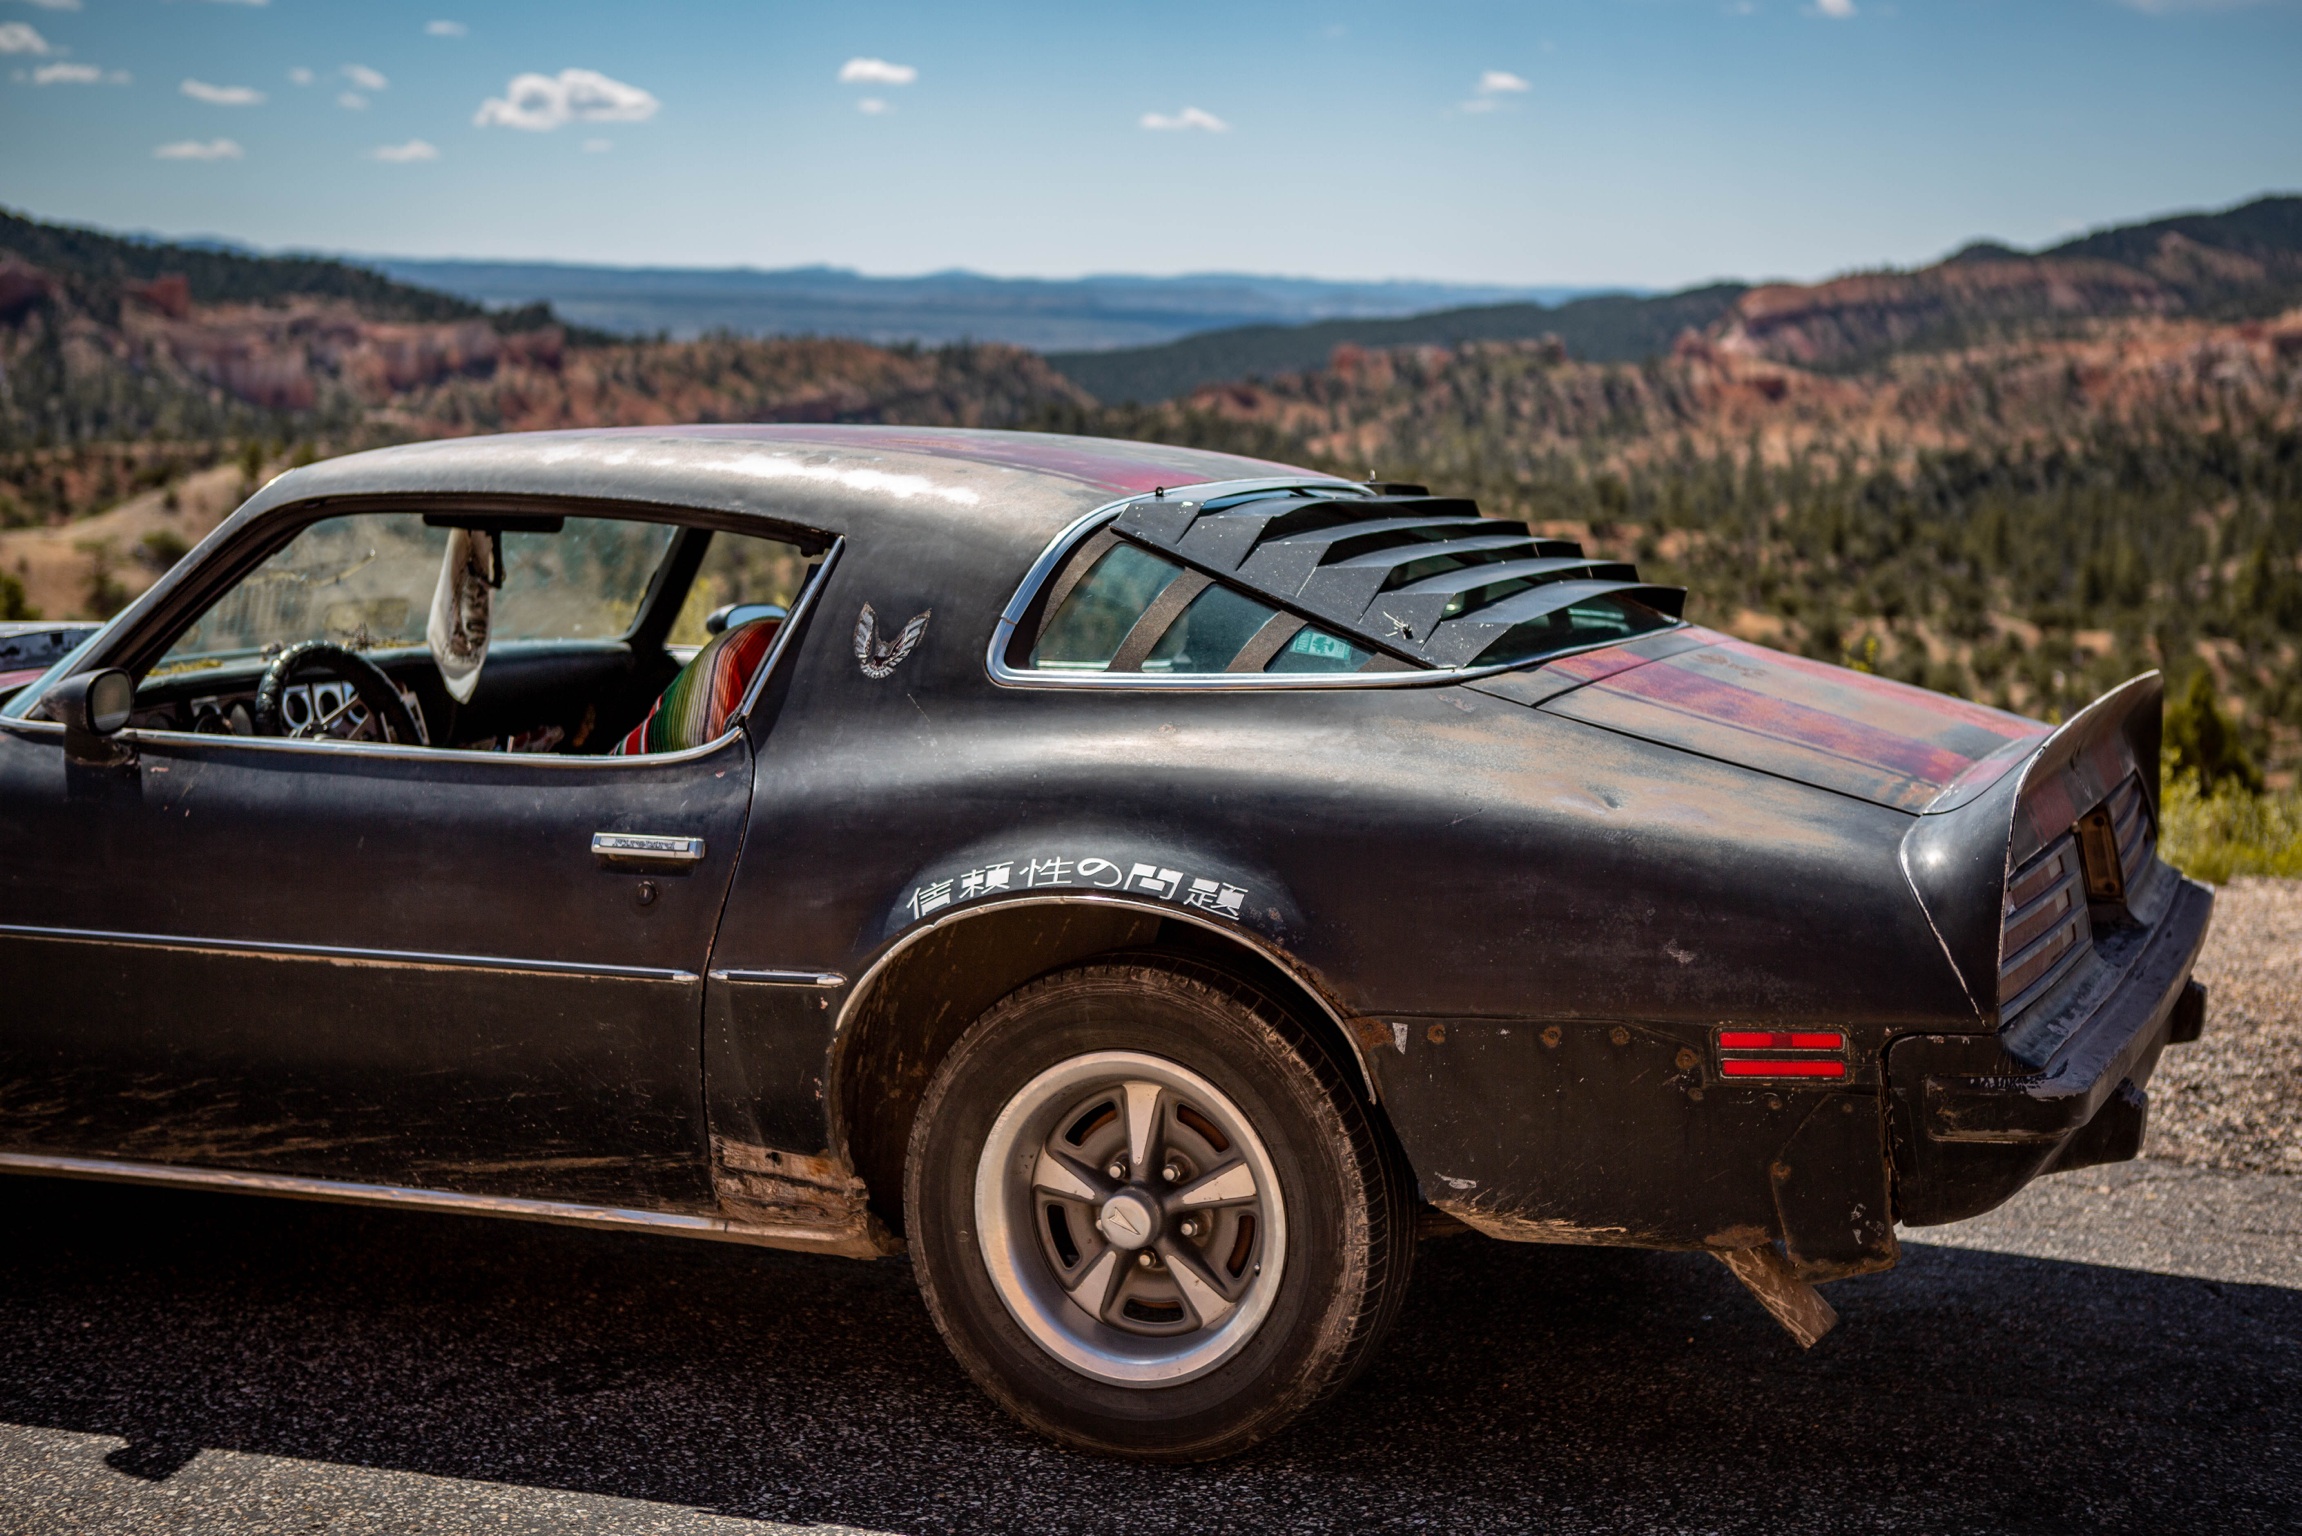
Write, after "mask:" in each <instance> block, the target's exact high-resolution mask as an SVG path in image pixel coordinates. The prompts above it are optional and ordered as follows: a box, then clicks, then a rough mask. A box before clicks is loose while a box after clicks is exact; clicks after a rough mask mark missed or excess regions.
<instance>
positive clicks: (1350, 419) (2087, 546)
mask: <svg viewBox="0 0 2302 1536" xmlns="http://www.w3.org/2000/svg"><path fill="white" fill-rule="evenodd" d="M1059 424H1061V425H1063V426H1067V427H1071V428H1074V429H1077V430H1098V431H1105V432H1112V433H1118V434H1124V435H1138V436H1147V437H1158V438H1163V439H1170V440H1181V441H1191V442H1197V443H1201V444H1204V445H1207V446H1217V447H1230V448H1235V449H1239V450H1242V451H1247V452H1252V453H1256V454H1261V455H1265V456H1269V457H1275V458H1280V459H1296V460H1299V461H1308V462H1313V463H1316V464H1318V465H1320V466H1322V467H1326V468H1330V469H1334V470H1338V471H1341V472H1343V473H1346V474H1351V475H1354V476H1357V475H1367V474H1375V475H1380V476H1381V477H1382V478H1385V479H1393V480H1411V481H1420V482H1424V483H1428V484H1431V485H1434V486H1441V487H1444V488H1446V489H1447V490H1449V491H1462V492H1468V493H1470V494H1473V495H1476V496H1478V497H1479V498H1480V501H1481V503H1482V505H1483V506H1484V507H1486V508H1487V509H1488V510H1490V511H1495V512H1507V513H1510V514H1512V515H1514V516H1523V517H1528V518H1531V519H1533V520H1534V521H1536V522H1538V523H1541V524H1544V525H1546V526H1548V527H1550V528H1552V529H1553V530H1555V531H1558V532H1563V533H1568V534H1571V535H1573V536H1577V537H1585V538H1587V539H1589V541H1590V542H1591V543H1592V545H1593V546H1594V547H1595V548H1597V549H1599V550H1602V551H1605V552H1609V553H1620V554H1623V555H1627V556H1632V557H1635V558H1636V559H1637V560H1638V562H1639V564H1640V568H1641V570H1642V572H1643V573H1651V574H1654V575H1657V576H1660V577H1662V578H1663V579H1666V580H1669V581H1672V582H1683V583H1685V584H1686V585H1687V586H1689V587H1690V588H1691V589H1692V593H1693V595H1692V598H1691V600H1690V602H1689V608H1688V611H1689V613H1690V614H1691V615H1692V616H1694V617H1695V618H1697V619H1699V620H1700V621H1701V622H1704V623H1708V624H1712V625H1715V626H1719V627H1722V628H1726V629H1731V630H1733V631H1735V632H1737V633H1739V634H1742V635H1745V636H1748V637H1750V638H1753V639H1758V640H1762V641H1765V642H1767V643H1770V644H1776V645H1780V646H1783V647H1785V648H1787V649H1791V650H1795V651H1799V652H1802V653H1804V654H1807V655H1811V656H1816V657H1821V658H1824V659H1827V660H1831V661H1838V662H1843V663H1845V664H1847V665H1851V666H1857V667H1862V668H1865V669H1868V670H1873V671H1877V672H1880V673H1884V674H1887V675H1890V676H1895V677H1899V678H1904V679H1907V680H1909V681H1912V682H1917V683H1922V684H1924V685H1926V686H1928V687H1933V688H1940V689H1943V690H1945V691H1948V692H1953V693H1959V694H1963V695H1966V696H1968V697H1972V698H1976V699H1981V700H1984V701H1986V702H1990V703H1995V704H2000V705H2003V706H2005V707H2008V708H2013V709H2017V710H2021V711H2023V712H2025V713H2030V714H2036V715H2043V716H2045V717H2047V718H2050V719H2052V718H2060V717H2061V716H2063V715H2064V714H2066V713H2067V712H2068V711H2070V710H2072V709H2074V708H2076V707H2077V706H2078V705H2080V704H2082V703H2084V702H2085V701H2086V700H2088V699H2090V698H2092V697H2093V696H2094V695H2095V694H2097V693H2099V692H2100V691H2102V689H2104V688H2105V687H2108V686H2109V685H2110V684H2112V683H2114V682H2117V681H2119V680H2121V679H2123V678H2125V677H2129V676H2132V675H2133V674H2134V673H2136V672H2139V671H2142V670H2144V669H2145V668H2149V667H2162V668H2164V669H2165V670H2166V671H2167V672H2168V673H2169V675H2170V677H2171V678H2172V679H2173V680H2174V682H2175V684H2176V686H2177V687H2180V686H2182V685H2184V684H2186V683H2187V681H2188V679H2189V678H2190V676H2191V675H2193V674H2195V673H2198V672H2200V671H2204V672H2205V673H2206V674H2207V675H2208V676H2209V677H2210V678H2211V679H2212V681H2213V683H2214V685H2215V688H2216V691H2217V693H2218V694H2219V695H2220V696H2221V698H2222V699H2223V700H2224V702H2225V704H2226V706H2227V707H2228V708H2229V709H2231V710H2232V711H2233V712H2234V713H2235V715H2236V718H2237V722H2238V727H2239V731H2240V735H2241V739H2242V741H2243V742H2244V743H2245V744H2246V746H2247V747H2248V748H2249V750H2250V751H2251V752H2252V753H2253V754H2254V756H2255V757H2256V758H2258V759H2262V760H2266V761H2267V762H2268V764H2269V765H2270V766H2271V767H2272V768H2273V770H2274V771H2276V772H2278V773H2280V774H2282V775H2283V774H2290V773H2291V771H2292V770H2293V769H2294V768H2296V767H2297V766H2302V315H2297V316H2295V317H2293V318H2291V319H2289V320H2288V321H2285V322H2281V323H2274V324H2259V323H2256V324H2243V325H2236V326H2229V325H2222V326H2217V325H2210V324H2204V323H2200V322H2176V321H2128V322H2120V323H2117V324H2115V325H2107V326H2104V327H2101V328H2098V330H2097V331H2096V332H2095V333H2094V334H2092V335H2090V336H2087V337H2083V338H2075V339H2063V340H2057V341H2053V342H2034V343H2029V344H2025V345H2020V346H2006V345H2002V346H1994V347H1983V348H1975V349H1970V350H1968V351H1964V352H1960V353H1923V354H1911V355H1905V356H1902V357H1899V358H1897V359H1895V360H1894V361H1893V363H1892V366H1890V367H1888V368H1885V369H1882V370H1879V371H1877V372H1875V373H1872V374H1867V375H1864V376H1860V377H1849V376H1832V375H1825V374H1819V373H1815V372H1811V371H1805V370H1800V369H1796V368H1790V367H1786V366H1783V365H1781V364H1777V363H1773V362H1769V361H1765V360H1763V359H1754V358H1751V357H1748V356H1745V355H1738V354H1736V353H1734V352H1731V351H1722V350H1720V349H1719V348H1717V347H1715V346H1712V345H1710V344H1707V343H1702V342H1696V341H1692V340H1689V341H1688V342H1686V343H1685V344H1683V345H1682V346H1681V347H1680V348H1679V349H1678V350H1677V351H1676V352H1675V353H1674V354H1673V355H1672V356H1670V357H1667V358H1661V359H1656V360H1653V361H1651V362H1648V363H1646V364H1643V365H1638V366H1625V365H1594V364H1588V363H1578V362H1574V361H1572V360H1569V359H1565V358H1562V357H1561V356H1560V355H1559V353H1558V351H1557V349H1555V348H1553V347H1549V346H1546V345H1544V344H1542V343H1481V344H1476V345H1471V346H1465V347H1460V348H1454V349H1442V348H1417V349H1404V350H1400V351H1396V352H1362V351H1358V350H1356V349H1346V350H1344V351H1342V352H1340V353H1338V355H1337V356H1336V357H1335V359H1334V360H1333V362H1332V364H1331V365H1330V366H1328V367H1326V368H1322V369H1316V370H1311V371H1308V372H1304V373H1300V374H1294V375H1288V376H1282V377H1279V378H1275V379H1270V380H1265V381H1259V382H1255V383H1246V384H1236V385H1228V386H1220V387H1215V388H1210V389H1206V390H1202V391H1200V392H1198V393H1196V394H1194V395H1192V396H1190V397H1189V398H1188V399H1186V400H1184V401H1179V402H1173V403H1170V404H1168V405H1165V406H1161V407H1154V408H1149V409H1142V408H1134V409H1106V410H1102V411H1099V412H1089V413H1075V414H1071V415H1068V416H1066V417H1064V418H1062V419H1061V421H1060V423H1059Z"/></svg>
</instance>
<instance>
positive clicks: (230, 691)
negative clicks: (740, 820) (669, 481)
mask: <svg viewBox="0 0 2302 1536" xmlns="http://www.w3.org/2000/svg"><path fill="white" fill-rule="evenodd" d="M806 572H807V556H806V555H805V553H804V552H803V551H802V550H801V549H800V548H799V547H798V546H796V545H794V544H790V543H786V542H783V541H780V540H774V539H763V538H757V537H751V536H747V535H743V534H735V533H729V532H724V531H714V530H709V529H701V528H682V527H680V526H679V525H676V524H672V523H662V522H649V521H641V520H637V519H621V518H603V517H575V516H569V517H559V516H543V515H533V514H527V515H518V516H512V515H506V516H503V517H500V518H496V519H494V521H493V522H492V523H490V522H487V521H483V520H482V518H481V517H480V515H478V514H472V515H465V514H434V515H432V516H430V517H427V516H425V515H424V514H422V513H420V512H414V511H410V512H361V513H353V514H348V515H343V516H338V517H331V518H325V519H322V520H320V521H317V522H314V523H312V524H310V525H308V526H306V527H304V528H303V529H301V530H299V531H298V532H297V534H296V535H295V537H294V538H293V539H291V540H290V541H289V542H288V543H287V544H286V545H285V546H283V547H282V548H280V549H279V550H277V551H275V552H274V553H273V554H272V555H271V556H269V557H268V558H267V559H265V560H264V561H263V562H262V563H261V564H259V565H258V566H256V567H255V568H254V569H253V570H251V571H249V572H247V573H246V574H245V575H243V576H242V577H241V578H240V579H239V580H238V581H236V582H235V583H234V584H233V585H232V586H231V587H230V588H229V589H227V590H226V591H225V592H224V593H222V594H221V595H220V596H219V597H218V598H217V599H216V600H215V601H214V602H213V603H211V604H210V605H209V606H208V608H207V609H206V610H205V611H204V612H202V613H201V614H200V615H199V616H198V617H197V618H196V619H195V620H194V621H193V622H192V623H191V624H190V625H188V626H187V627H186V628H185V629H184V630H183V631H182V632H181V633H180V634H178V635H177V636H176V637H175V639H174V641H173V642H172V643H171V644H170V645H169V647H168V648H167V650H166V651H165V652H164V653H163V654H162V655H161V657H160V658H159V660H158V661H157V662H156V663H155V664H154V665H153V666H152V668H151V669H150V671H149V672H148V673H146V675H145V677H144V679H143V681H142V684H141V686H140V687H139V688H138V690H137V716H136V722H135V723H136V724H138V725H139V726H142V727H144V728H146V729H152V728H159V729H176V730H191V731H201V732H225V733H233V734H242V735H249V734H263V735H282V736H300V737H306V738H321V737H333V738H346V739H367V740H383V739H390V740H398V739H399V738H400V737H401V736H402V735H403V734H407V733H408V728H409V727H410V726H412V734H413V735H414V737H415V739H416V741H417V742H419V743H421V744H425V745H432V746H454V747H463V748H478V749H483V750H504V751H526V752H577V753H601V752H606V751H608V750H609V749H611V748H612V747H614V746H615V745H616V743H617V742H618V740H619V739H621V737H622V736H623V735H624V734H625V733H626V732H628V731H629V730H630V729H631V728H632V726H633V725H634V724H635V723H636V722H637V721H639V720H641V719H642V718H644V717H646V715H647V714H648V712H649V711H650V709H651V707H652V706H653V704H654V702H655V700H656V698H657V696H658V695H659V694H660V693H661V692H662V691H663V690H664V689H665V688H666V687H667V686H668V685H669V684H670V683H671V682H672V680H673V678H674V676H675V675H676V674H677V673H678V672H679V671H680V669H681V666H682V664H683V663H685V662H686V661H687V660H688V659H689V658H691V657H692V656H693V655H694V654H695V653H696V651H697V649H698V648H700V647H701V646H703V645H704V644H705V643H706V642H707V641H709V640H710V639H711V638H712V635H713V634H714V633H715V632H716V627H717V626H719V625H723V624H724V623H725V622H726V620H727V618H728V617H729V616H730V610H731V609H732V610H733V612H732V617H733V618H734V619H735V620H736V622H738V623H739V624H741V623H743V622H745V621H747V620H749V621H752V622H755V623H756V622H766V623H772V622H773V621H774V619H775V617H777V616H779V615H780V613H781V612H782V610H783V608H784V607H787V606H788V605H789V603H790V602H791V601H792V599H793V598H794V597H795V596H796V594H797V590H798V588H799V587H800V586H801V585H802V584H803V582H804V580H805V576H806ZM760 649H761V648H760V647H758V646H756V645H755V646H753V647H752V650H753V651H754V652H756V651H758V650H760ZM387 687H388V688H389V689H390V690H391V693H392V694H396V695H397V697H398V700H399V701H400V703H401V704H403V705H405V707H406V711H407V713H406V715H405V716H404V717H402V716H400V715H399V713H398V712H397V711H396V710H395V709H394V708H393V707H392V702H391V698H390V696H389V695H387V694H386V693H385V692H384V690H385V689H386V688H387Z"/></svg>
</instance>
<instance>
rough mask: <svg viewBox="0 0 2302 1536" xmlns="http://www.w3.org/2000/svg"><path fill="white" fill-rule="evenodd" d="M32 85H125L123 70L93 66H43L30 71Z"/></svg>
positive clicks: (125, 75) (126, 81)
mask: <svg viewBox="0 0 2302 1536" xmlns="http://www.w3.org/2000/svg"><path fill="white" fill-rule="evenodd" d="M32 83H33V84H34V85H96V84H98V83H102V84H105V85H126V84H127V83H128V72H127V71H126V70H124V69H115V70H110V71H106V70H101V69H98V68H97V67H96V66H95V65H93V64H43V65H41V66H40V67H39V68H38V69H35V70H34V71H32Z"/></svg>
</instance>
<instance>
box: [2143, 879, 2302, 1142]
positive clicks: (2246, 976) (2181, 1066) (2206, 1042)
mask: <svg viewBox="0 0 2302 1536" xmlns="http://www.w3.org/2000/svg"><path fill="white" fill-rule="evenodd" d="M2197 976H2198V979H2199V980H2200V981H2202V982H2204V983H2205V984H2206V988H2207V1002H2206V1034H2205V1036H2204V1038H2202V1039H2201V1040H2199V1041H2198V1042H2197V1043H2196V1044H2194V1045H2181V1046H2175V1047H2174V1048H2172V1049H2171V1050H2169V1051H2167V1053H2166V1055H2165V1056H2164V1057H2163V1058H2162V1059H2161V1060H2160V1062H2159V1064H2158V1071H2157V1073H2156V1075H2155V1076H2153V1077H2152V1078H2151V1080H2150V1135H2149V1141H2148V1144H2147V1147H2146V1149H2145V1155H2146V1156H2149V1157H2151V1158H2154V1159H2157V1160H2160V1161H2164V1162H2175V1163H2188V1164H2191V1165H2193V1166H2197V1167H2203V1168H2227V1169H2233V1170H2245V1171H2250V1172H2260V1173H2295V1174H2302V880H2265V879H2243V880H2233V881H2231V882H2230V883H2229V884H2228V885H2225V886H2223V887H2221V888H2220V890H2219V891H2218V892H2217V893H2216V895H2215V899H2214V927H2213V931H2212V932H2211V933H2209V934H2208V935H2207V939H2206V952H2205V953H2204V954H2203V955H2201V956H2200V957H2199V961H2198V971H2197Z"/></svg>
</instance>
